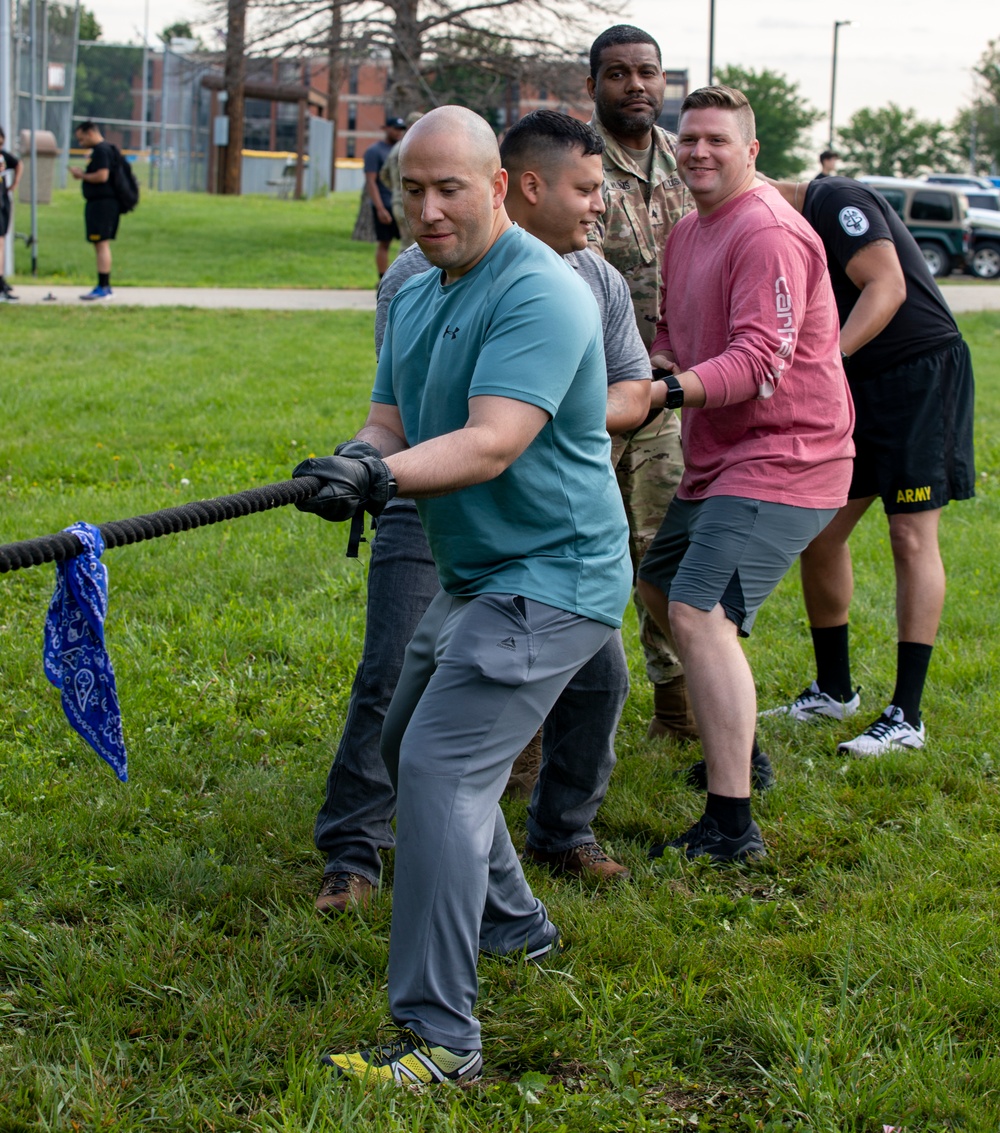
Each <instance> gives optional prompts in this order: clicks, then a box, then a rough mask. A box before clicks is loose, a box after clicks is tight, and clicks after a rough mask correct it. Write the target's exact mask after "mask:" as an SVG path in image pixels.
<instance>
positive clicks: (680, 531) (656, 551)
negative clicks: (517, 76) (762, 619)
mask: <svg viewBox="0 0 1000 1133" xmlns="http://www.w3.org/2000/svg"><path fill="white" fill-rule="evenodd" d="M836 514H837V511H836V508H822V509H821V508H804V507H792V506H791V505H789V504H772V503H768V502H766V501H765V500H748V499H743V498H742V497H740V496H710V497H709V498H708V499H707V500H681V499H678V498H677V497H676V496H675V497H674V499H673V501H672V502H671V504H670V507H669V508H668V509H667V514H666V516H665V517H664V519H663V523H662V524H661V525H660V530H659V531H658V532H657V533H656V538H655V539H654V540H653V542H652V545H651V546H650V548H649V550H648V551H647V552H646V554H645V557H644V558H643V560H642V562H641V563H640V564H639V577H640V578H641V579H643V581H645V582H648V583H651V584H652V585H653V586H655V587H657V588H658V589H660V590H662V591H663V593H664V594H666V595H667V597H668V598H669V599H670V601H671V602H683V603H684V604H685V605H687V606H693V607H694V608H695V609H696V610H704V611H706V612H707V611H709V610H714V609H715V607H716V606H717V605H721V606H722V608H723V610H724V611H725V614H726V617H727V618H729V620H730V621H731V622H733V623H734V624H735V626H736V628H737V630H738V631H739V633H740V636H741V637H749V635H750V630H751V629H752V628H753V623H754V619H755V618H756V617H757V611H758V610H759V609H760V608H761V606H762V605H763V604H764V599H765V598H766V597H767V596H768V595H769V594H770V593H771V591H772V590H774V588H775V587H776V586H777V585H778V583H779V582H780V581H781V580H782V578H784V576H785V574H786V573H787V572H788V568H789V567H790V566H791V565H792V563H793V562H795V560H796V558H798V556H799V555H800V554H801V553H802V551H803V550H804V549H805V548H806V547H807V546H808V545H809V544H810V543H811V542H812V541H813V539H815V538H816V536H817V535H818V534H819V533H820V532H821V531H822V530H823V528H824V527H826V525H827V524H828V523H829V522H830V520H831V519H833V517H834V516H835V515H836Z"/></svg>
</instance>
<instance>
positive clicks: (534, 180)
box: [518, 169, 542, 205]
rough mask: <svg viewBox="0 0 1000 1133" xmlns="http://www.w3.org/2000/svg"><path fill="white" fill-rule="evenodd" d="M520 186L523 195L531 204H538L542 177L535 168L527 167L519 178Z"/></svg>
mask: <svg viewBox="0 0 1000 1133" xmlns="http://www.w3.org/2000/svg"><path fill="white" fill-rule="evenodd" d="M518 187H519V188H520V190H521V196H522V197H524V199H525V200H526V201H527V202H528V204H529V205H537V204H538V195H539V193H540V192H541V187H542V178H541V177H540V176H539V175H538V174H537V173H536V172H535V171H534V170H533V169H526V170H525V171H524V172H523V173H522V174H521V176H520V177H519V178H518Z"/></svg>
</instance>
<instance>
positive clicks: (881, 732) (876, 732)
mask: <svg viewBox="0 0 1000 1133" xmlns="http://www.w3.org/2000/svg"><path fill="white" fill-rule="evenodd" d="M926 738H927V732H926V730H925V728H924V725H923V722H921V724H920V727H919V728H914V727H913V725H912V724H907V722H906V721H905V720H904V719H903V710H902V708H897V707H896V706H895V704H890V705H889V707H888V708H886V710H885V711H884V712H883V713H882V715H881V716H879V718H878V719H877V720H875V721H874V722H873V723H871V724H869V725H868V727H867V728H865V730H864V731H863V732H862V733H861V735H860V736H856V737H855V738H854V739H853V740H847V741H846V742H845V743H842V744H838V745H837V751H845V752H848V753H849V754H850V755H856V756H860V757H867V756H871V755H882V753H883V752H886V751H902V750H903V749H904V748H921V747H923V746H924V740H925V739H926Z"/></svg>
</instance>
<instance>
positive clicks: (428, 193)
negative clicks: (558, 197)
mask: <svg viewBox="0 0 1000 1133" xmlns="http://www.w3.org/2000/svg"><path fill="white" fill-rule="evenodd" d="M399 175H400V180H401V181H402V187H403V209H404V211H405V213H406V220H407V223H408V225H409V226H410V230H411V231H412V233H413V235H414V238H415V239H416V241H417V243H418V244H419V245H420V248H421V251H422V252H423V253H424V255H425V256H426V257H427V258H428V259H429V260H430V262H431V263H432V264H434V265H435V266H436V267H439V268H443V269H444V271H445V275H446V277H447V281H448V282H449V283H450V282H453V281H454V280H456V279H458V278H459V277H460V276H462V275H464V274H465V273H466V272H468V271H471V269H472V268H474V267H475V266H476V264H477V263H479V261H480V260H481V259H482V258H483V257H484V256H485V255H486V253H487V252H488V251H489V249H490V248H491V247H492V246H493V244H494V242H495V241H496V240H497V239H498V238H499V237H500V236H501V235H502V234H503V233H504V232H505V231H506V230H507V229H508V228H509V227H510V220H509V219H508V217H507V214H506V212H505V211H504V207H503V201H504V196H505V195H506V192H507V174H506V173H505V172H504V171H503V169H501V168H500V150H499V148H498V147H497V140H496V137H495V136H494V134H493V131H492V129H490V126H489V124H488V123H487V122H486V121H485V119H483V118H480V117H479V115H478V114H474V113H473V112H472V111H471V110H467V109H466V108H465V107H463V106H440V107H438V108H437V109H436V110H432V111H430V113H428V114H425V115H424V116H423V118H421V119H420V121H419V122H417V123H415V124H414V125H413V126H412V127H411V128H410V129H409V131H408V132H407V134H406V136H405V137H404V139H403V142H402V144H401V145H400V147H399Z"/></svg>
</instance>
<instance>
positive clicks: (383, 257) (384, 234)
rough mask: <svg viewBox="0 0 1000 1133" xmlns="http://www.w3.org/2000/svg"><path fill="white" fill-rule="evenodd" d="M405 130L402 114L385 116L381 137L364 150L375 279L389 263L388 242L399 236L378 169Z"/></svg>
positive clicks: (390, 202)
mask: <svg viewBox="0 0 1000 1133" xmlns="http://www.w3.org/2000/svg"><path fill="white" fill-rule="evenodd" d="M405 133H406V123H405V122H404V121H403V119H402V118H388V119H386V123H385V138H384V140H383V141H381V142H376V143H375V144H374V145H373V146H369V147H368V148H367V149H366V150H365V190H366V191H367V193H368V196H369V198H370V199H371V202H372V212H373V213H374V214H375V239H376V241H377V243H376V245H375V267H376V269H377V270H378V277H379V279H381V278H382V276H383V275H385V272H386V268H388V266H389V245H390V244H391V243H392V242H393V240H398V239H399V228H398V227H397V225H396V221H395V220H394V219H393V216H392V192H391V190H389V189H387V188H386V187H385V185H383V184H382V182H381V181H380V180H379V173H381V172H382V166H383V165H385V159H386V158H387V157H388V156H389V151H390V150H391V149H392V147H393V146H394V145H395V144H396V142H398V141H399V139H400V138H401V137H402V136H403V134H405Z"/></svg>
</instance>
